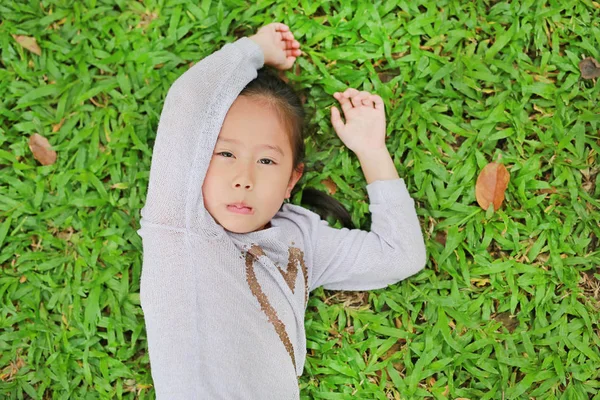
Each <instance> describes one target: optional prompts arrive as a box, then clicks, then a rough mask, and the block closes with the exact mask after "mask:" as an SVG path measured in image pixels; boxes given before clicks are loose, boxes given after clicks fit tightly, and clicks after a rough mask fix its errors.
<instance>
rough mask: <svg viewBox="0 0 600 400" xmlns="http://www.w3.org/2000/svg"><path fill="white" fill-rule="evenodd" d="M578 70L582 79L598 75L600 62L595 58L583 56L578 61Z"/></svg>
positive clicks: (599, 74)
mask: <svg viewBox="0 0 600 400" xmlns="http://www.w3.org/2000/svg"><path fill="white" fill-rule="evenodd" d="M579 71H581V77H582V78H584V79H593V78H597V77H599V76H600V63H599V62H598V61H597V60H596V59H595V58H592V57H588V58H585V59H583V60H581V61H580V62H579Z"/></svg>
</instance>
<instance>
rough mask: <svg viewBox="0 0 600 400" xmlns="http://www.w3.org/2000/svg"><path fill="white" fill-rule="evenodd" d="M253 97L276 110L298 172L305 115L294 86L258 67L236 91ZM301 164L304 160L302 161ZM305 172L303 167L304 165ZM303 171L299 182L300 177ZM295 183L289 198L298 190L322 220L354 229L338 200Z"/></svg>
mask: <svg viewBox="0 0 600 400" xmlns="http://www.w3.org/2000/svg"><path fill="white" fill-rule="evenodd" d="M242 95H243V96H248V97H256V98H259V99H261V100H265V101H267V102H269V103H270V104H271V105H272V106H273V107H274V109H275V110H276V111H277V113H278V115H279V117H280V118H281V121H282V122H283V124H284V126H285V127H286V128H287V129H286V130H287V135H288V138H289V140H290V144H291V148H292V155H293V161H292V168H293V169H294V170H296V171H298V172H302V165H301V164H303V163H304V158H305V148H304V132H305V117H306V113H305V112H304V107H303V105H302V102H301V100H300V98H299V97H298V95H297V94H296V92H295V91H294V89H293V88H292V87H291V86H290V85H288V84H287V83H286V82H284V81H283V80H282V79H281V78H280V77H279V76H277V74H275V73H274V72H273V71H271V70H270V69H269V68H267V67H263V68H261V69H259V70H258V76H257V77H256V78H255V79H253V80H252V81H250V82H249V83H248V85H246V87H245V88H244V89H243V90H242V91H241V92H240V96H242ZM304 164H305V163H304ZM304 171H306V168H304ZM304 177H305V175H304V174H303V176H302V178H301V179H300V181H302V180H303V179H304ZM300 181H299V182H298V183H296V186H295V187H294V189H292V193H291V197H294V195H295V194H296V193H297V192H299V191H302V196H301V200H300V203H301V205H308V206H311V207H312V208H314V211H315V212H316V213H317V214H319V215H320V216H321V218H322V219H324V220H326V219H327V218H328V217H329V216H331V217H333V218H336V219H337V220H339V221H340V222H341V223H342V225H343V226H344V227H346V228H348V229H354V228H355V226H354V223H353V222H352V218H351V216H350V214H349V213H348V210H346V208H345V207H344V205H343V204H342V203H340V202H339V201H338V200H336V199H335V198H333V197H332V196H330V195H328V194H327V193H325V192H322V191H320V190H318V189H314V188H310V187H307V188H304V189H302V186H301V185H300Z"/></svg>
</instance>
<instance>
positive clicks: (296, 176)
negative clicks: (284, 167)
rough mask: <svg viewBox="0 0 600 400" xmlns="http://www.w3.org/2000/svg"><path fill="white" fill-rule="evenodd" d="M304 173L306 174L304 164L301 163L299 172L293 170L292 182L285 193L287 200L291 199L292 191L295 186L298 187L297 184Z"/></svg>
mask: <svg viewBox="0 0 600 400" xmlns="http://www.w3.org/2000/svg"><path fill="white" fill-rule="evenodd" d="M303 173H304V163H300V165H299V166H298V171H297V170H296V169H293V170H292V176H290V181H289V183H288V186H287V190H286V193H285V198H286V199H289V198H290V196H291V194H292V189H293V188H294V186H296V183H298V181H299V180H300V178H301V177H302V174H303Z"/></svg>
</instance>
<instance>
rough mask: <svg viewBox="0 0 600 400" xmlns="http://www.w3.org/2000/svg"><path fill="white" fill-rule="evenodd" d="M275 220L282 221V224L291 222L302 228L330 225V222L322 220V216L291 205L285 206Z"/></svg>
mask: <svg viewBox="0 0 600 400" xmlns="http://www.w3.org/2000/svg"><path fill="white" fill-rule="evenodd" d="M274 218H278V219H280V220H281V222H283V221H290V222H293V223H295V224H297V225H301V226H311V225H314V224H318V223H322V224H325V225H328V222H327V221H325V220H323V219H321V216H320V215H319V214H317V213H315V212H314V211H311V210H309V209H308V208H305V207H302V206H297V205H295V204H289V203H286V204H284V205H283V206H282V207H281V210H280V211H278V212H277V214H275V217H274Z"/></svg>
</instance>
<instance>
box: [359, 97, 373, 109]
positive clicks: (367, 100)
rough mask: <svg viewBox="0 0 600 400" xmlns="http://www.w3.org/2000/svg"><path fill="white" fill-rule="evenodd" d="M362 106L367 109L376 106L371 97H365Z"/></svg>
mask: <svg viewBox="0 0 600 400" xmlns="http://www.w3.org/2000/svg"><path fill="white" fill-rule="evenodd" d="M362 104H363V106H366V107H370V108H375V104H374V103H373V97H371V96H370V95H369V96H366V97H363V99H362Z"/></svg>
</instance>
